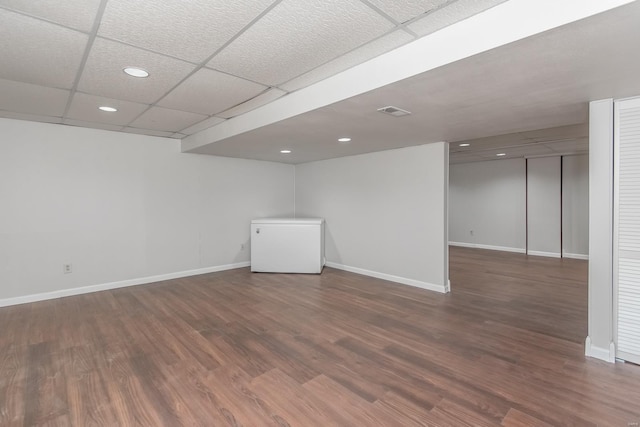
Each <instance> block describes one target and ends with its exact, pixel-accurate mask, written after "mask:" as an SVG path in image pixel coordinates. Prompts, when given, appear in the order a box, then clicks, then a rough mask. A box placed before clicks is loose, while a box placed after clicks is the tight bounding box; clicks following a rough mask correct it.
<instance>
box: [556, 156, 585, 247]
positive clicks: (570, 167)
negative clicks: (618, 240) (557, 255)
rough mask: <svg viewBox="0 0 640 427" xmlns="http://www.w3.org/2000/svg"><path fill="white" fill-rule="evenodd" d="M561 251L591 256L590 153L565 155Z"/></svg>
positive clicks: (563, 163)
mask: <svg viewBox="0 0 640 427" xmlns="http://www.w3.org/2000/svg"><path fill="white" fill-rule="evenodd" d="M562 246H563V248H562V252H563V256H565V257H570V258H583V259H586V258H588V256H589V156H588V155H586V154H582V155H579V156H564V157H563V158H562Z"/></svg>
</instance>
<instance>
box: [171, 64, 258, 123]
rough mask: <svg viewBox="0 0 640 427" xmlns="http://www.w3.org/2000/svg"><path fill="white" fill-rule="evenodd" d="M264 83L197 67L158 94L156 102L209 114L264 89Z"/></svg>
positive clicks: (231, 105) (251, 96)
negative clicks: (160, 97) (167, 90)
mask: <svg viewBox="0 0 640 427" xmlns="http://www.w3.org/2000/svg"><path fill="white" fill-rule="evenodd" d="M266 89H267V87H266V86H263V85H260V84H257V83H254V82H251V81H248V80H244V79H241V78H239V77H236V76H232V75H229V74H225V73H221V72H219V71H214V70H210V69H208V68H201V69H200V70H198V71H197V72H196V73H194V74H193V75H191V76H189V78H188V79H186V80H185V81H184V82H182V83H181V84H180V85H179V86H178V87H176V88H175V89H174V90H173V91H171V92H170V93H169V94H168V95H167V96H165V97H164V98H162V100H161V101H160V102H158V105H160V106H163V107H167V108H173V109H175V110H183V111H189V112H192V113H199V114H206V115H213V114H216V113H219V112H221V111H224V110H226V109H228V108H231V107H233V106H236V105H238V104H240V103H242V102H244V101H245V100H247V99H251V98H253V97H255V96H256V95H258V94H260V93H261V92H264V91H265V90H266Z"/></svg>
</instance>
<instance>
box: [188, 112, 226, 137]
mask: <svg viewBox="0 0 640 427" xmlns="http://www.w3.org/2000/svg"><path fill="white" fill-rule="evenodd" d="M224 121H225V119H223V118H220V117H215V116H214V117H209V118H207V119H204V120H202V121H200V122H198V123H196V124H194V125H191V126H189V127H185V128H184V129H180V132H181V133H183V134H185V135H193V134H194V133H197V132H200V131H201V130H205V129H208V128H210V127H212V126H215V125H218V124H220V123H222V122H224Z"/></svg>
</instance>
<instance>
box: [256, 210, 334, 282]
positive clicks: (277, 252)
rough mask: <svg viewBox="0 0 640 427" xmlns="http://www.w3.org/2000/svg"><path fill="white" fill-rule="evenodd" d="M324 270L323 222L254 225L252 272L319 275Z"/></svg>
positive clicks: (271, 220) (263, 221)
mask: <svg viewBox="0 0 640 427" xmlns="http://www.w3.org/2000/svg"><path fill="white" fill-rule="evenodd" d="M323 266H324V219H323V218H301V219H292V218H264V219H254V220H253V221H251V271H254V272H262V273H316V274H319V273H321V272H322V267H323Z"/></svg>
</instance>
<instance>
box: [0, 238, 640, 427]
mask: <svg viewBox="0 0 640 427" xmlns="http://www.w3.org/2000/svg"><path fill="white" fill-rule="evenodd" d="M450 263H451V284H452V289H453V292H452V293H451V294H448V295H441V294H437V293H433V292H429V291H425V290H421V289H416V288H412V287H409V286H404V285H398V284H394V283H390V282H385V281H382V280H377V279H372V278H369V277H364V276H359V275H355V274H351V273H346V272H342V271H338V270H334V269H330V268H327V269H325V270H324V272H323V274H322V275H320V276H317V275H276V274H251V273H250V272H249V271H248V269H240V270H232V271H227V272H221V273H214V274H207V275H202V276H194V277H190V278H185V279H178V280H171V281H166V282H161V283H156V284H151V285H144V286H137V287H131V288H125V289H119V290H113V291H106V292H99V293H94V294H87V295H81V296H76V297H68V298H62V299H57V300H50V301H43V302H38V303H33V304H25V305H20V306H12V307H5V308H0V425H2V426H23V425H24V426H40V425H52V426H54V425H56V426H67V425H73V426H92V425H111V426H132V425H143V426H163V425H166V426H181V425H189V426H226V425H230V426H236V425H243V426H270V425H271V426H287V425H290V426H377V425H383V426H413V425H430V426H495V425H504V426H533V425H540V426H544V425H575V426H596V425H597V426H609V425H611V426H625V427H626V426H628V425H633V424H632V423H638V422H640V367H639V366H635V365H629V364H621V363H618V364H615V365H612V364H607V363H605V362H601V361H598V360H593V359H588V358H585V357H584V356H583V352H584V351H583V341H584V338H585V335H586V325H587V313H586V302H587V287H586V279H587V263H586V262H585V261H576V260H568V259H565V260H557V259H548V258H537V257H527V256H524V255H519V254H510V253H502V252H492V251H483V250H472V249H463V248H452V249H451V259H450Z"/></svg>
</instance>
